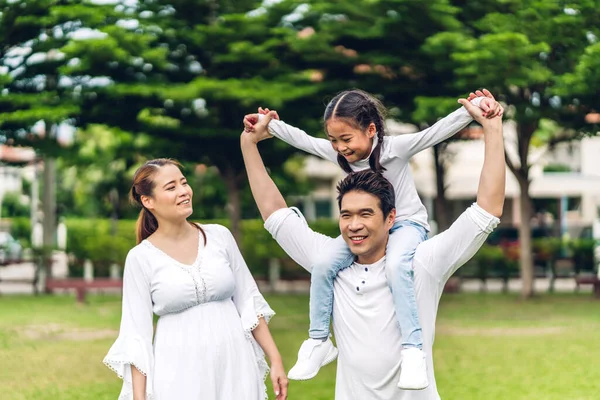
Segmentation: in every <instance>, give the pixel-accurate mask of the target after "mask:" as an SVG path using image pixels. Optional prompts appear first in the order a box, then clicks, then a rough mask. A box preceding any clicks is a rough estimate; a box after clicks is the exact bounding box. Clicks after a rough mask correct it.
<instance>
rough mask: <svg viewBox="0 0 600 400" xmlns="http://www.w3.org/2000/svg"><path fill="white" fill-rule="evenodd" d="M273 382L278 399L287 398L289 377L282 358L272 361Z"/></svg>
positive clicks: (283, 399) (284, 399)
mask: <svg viewBox="0 0 600 400" xmlns="http://www.w3.org/2000/svg"><path fill="white" fill-rule="evenodd" d="M271 382H273V390H274V391H275V398H276V399H277V400H286V399H287V390H288V378H287V375H286V374H285V369H284V368H283V362H282V361H281V360H276V361H271Z"/></svg>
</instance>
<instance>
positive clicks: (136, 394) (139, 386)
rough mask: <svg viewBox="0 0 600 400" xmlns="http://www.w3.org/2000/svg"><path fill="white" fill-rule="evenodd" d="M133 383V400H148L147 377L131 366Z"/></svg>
mask: <svg viewBox="0 0 600 400" xmlns="http://www.w3.org/2000/svg"><path fill="white" fill-rule="evenodd" d="M131 381H132V384H133V400H146V377H145V376H144V375H143V374H142V373H141V372H140V371H138V369H137V368H136V367H134V366H133V365H132V366H131Z"/></svg>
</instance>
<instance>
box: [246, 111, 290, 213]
mask: <svg viewBox="0 0 600 400" xmlns="http://www.w3.org/2000/svg"><path fill="white" fill-rule="evenodd" d="M271 118H272V115H271V114H267V115H265V118H263V119H262V121H260V122H259V123H258V124H257V125H256V127H255V130H254V131H253V132H249V131H247V130H244V132H243V133H242V135H241V137H240V145H241V147H242V155H243V156H244V164H245V165H246V172H247V174H248V181H249V182H250V189H251V190H252V196H253V197H254V201H255V202H256V205H257V206H258V210H259V211H260V215H261V216H262V219H263V221H266V220H267V218H269V217H270V216H271V214H273V213H274V212H275V211H277V210H279V209H281V208H286V207H287V204H286V203H285V200H284V198H283V196H282V195H281V192H280V191H279V189H278V188H277V186H276V185H275V182H273V179H271V177H270V176H269V173H268V172H267V169H266V168H265V164H264V163H263V160H262V157H261V156H260V153H259V151H258V142H259V141H261V140H263V139H266V138H268V137H269V135H268V131H267V126H268V125H269V121H270V120H271Z"/></svg>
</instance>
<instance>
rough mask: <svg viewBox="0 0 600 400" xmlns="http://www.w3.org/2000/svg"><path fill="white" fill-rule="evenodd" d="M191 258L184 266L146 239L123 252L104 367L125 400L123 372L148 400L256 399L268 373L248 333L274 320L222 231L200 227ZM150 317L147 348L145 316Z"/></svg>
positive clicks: (127, 389)
mask: <svg viewBox="0 0 600 400" xmlns="http://www.w3.org/2000/svg"><path fill="white" fill-rule="evenodd" d="M202 228H203V229H204V231H205V233H206V237H207V243H206V246H205V245H204V241H203V239H202V236H201V234H200V233H199V234H200V241H199V246H198V247H199V248H198V257H197V259H196V261H195V262H194V264H193V265H185V264H182V263H179V262H177V261H176V260H174V259H173V258H171V257H169V256H168V255H166V254H165V253H163V252H162V251H161V250H159V249H158V248H157V247H155V246H154V245H152V244H151V243H150V242H149V241H148V240H144V241H142V242H141V243H140V244H139V245H137V246H136V247H134V248H133V249H131V251H130V252H129V254H128V255H127V260H126V262H125V272H124V276H123V314H122V319H121V328H120V332H119V337H118V338H117V340H116V342H115V343H114V344H113V345H112V347H111V348H110V350H109V352H108V354H107V355H106V357H105V358H104V363H105V364H106V365H107V366H108V367H109V368H110V369H112V370H113V371H115V372H116V373H117V375H118V376H119V377H120V378H122V379H123V388H122V390H121V394H120V396H119V399H133V393H132V384H131V368H130V366H132V365H133V366H135V367H136V368H137V369H138V370H139V371H140V372H141V373H142V374H144V375H145V376H146V378H147V381H146V382H147V383H146V399H148V400H150V399H152V400H171V399H176V400H188V399H189V400H230V399H244V400H263V399H266V398H267V395H266V387H265V384H264V379H265V377H266V375H267V373H268V366H267V363H266V361H265V358H264V353H263V352H262V349H261V348H260V346H259V345H258V343H256V341H255V339H254V337H253V336H252V333H251V331H252V330H253V329H254V328H256V326H257V325H258V318H259V317H264V318H265V320H266V321H267V322H268V321H269V319H270V318H271V317H272V316H273V315H274V314H275V313H274V312H273V310H272V309H271V308H270V307H269V305H268V304H267V302H266V301H265V299H264V298H263V296H262V295H261V294H260V292H259V291H258V288H257V286H256V283H255V281H254V279H253V277H252V275H251V274H250V271H249V270H248V267H247V266H246V263H245V262H244V259H243V258H242V255H241V254H240V251H239V249H238V247H237V245H236V243H235V240H234V239H233V236H232V235H231V233H230V232H229V230H227V228H225V227H223V226H220V225H202ZM153 312H154V314H156V315H158V316H159V317H160V318H159V319H158V323H157V325H156V334H155V335H154V346H153V345H152V333H153V316H152V313H153Z"/></svg>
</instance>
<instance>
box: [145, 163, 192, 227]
mask: <svg viewBox="0 0 600 400" xmlns="http://www.w3.org/2000/svg"><path fill="white" fill-rule="evenodd" d="M193 195H194V192H193V191H192V188H191V187H190V186H189V185H188V183H187V179H186V178H185V176H183V174H182V173H181V171H180V170H179V168H177V167H176V166H175V165H170V164H167V165H164V166H162V167H160V168H159V169H158V171H157V172H156V174H155V175H154V193H153V194H152V196H142V204H144V207H146V208H147V209H148V210H150V211H152V214H154V216H155V217H156V218H159V219H165V220H172V221H177V220H181V219H186V218H188V217H189V216H190V215H192V211H193V209H192V196H193Z"/></svg>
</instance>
